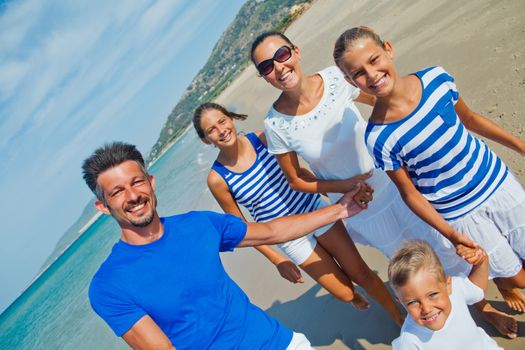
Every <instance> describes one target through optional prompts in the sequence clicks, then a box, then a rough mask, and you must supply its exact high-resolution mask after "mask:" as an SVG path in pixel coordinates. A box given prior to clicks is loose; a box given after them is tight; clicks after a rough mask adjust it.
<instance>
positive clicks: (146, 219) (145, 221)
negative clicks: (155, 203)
mask: <svg viewBox="0 0 525 350" xmlns="http://www.w3.org/2000/svg"><path fill="white" fill-rule="evenodd" d="M154 217H155V214H154V213H153V211H152V212H151V213H150V215H148V216H146V217H143V218H141V219H139V220H133V221H132V220H130V222H131V224H132V225H133V226H135V227H146V226H148V225H149V224H151V222H152V221H153V218H154Z"/></svg>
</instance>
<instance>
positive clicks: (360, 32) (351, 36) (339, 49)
mask: <svg viewBox="0 0 525 350" xmlns="http://www.w3.org/2000/svg"><path fill="white" fill-rule="evenodd" d="M362 38H368V39H371V40H372V41H374V42H375V43H376V44H377V45H379V46H381V47H382V48H385V43H384V42H383V40H381V38H380V37H379V35H377V34H376V33H375V32H374V30H373V29H372V28H369V27H365V26H359V27H354V28H352V29H348V30H346V31H344V32H343V34H341V35H340V36H339V38H337V40H336V42H335V45H334V53H333V55H334V61H335V64H336V65H337V66H338V67H339V68H341V65H340V62H341V58H342V57H343V55H344V53H345V52H346V50H347V49H348V48H349V47H350V46H352V45H353V44H354V43H355V42H356V41H357V40H359V39H362Z"/></svg>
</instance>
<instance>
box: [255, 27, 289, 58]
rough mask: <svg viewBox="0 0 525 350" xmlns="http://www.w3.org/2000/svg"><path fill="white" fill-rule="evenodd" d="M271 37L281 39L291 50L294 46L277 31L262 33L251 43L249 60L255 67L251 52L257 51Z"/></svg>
mask: <svg viewBox="0 0 525 350" xmlns="http://www.w3.org/2000/svg"><path fill="white" fill-rule="evenodd" d="M271 36H278V37H279V38H281V39H283V40H284V41H286V43H287V44H288V45H290V48H292V49H293V48H294V47H295V46H294V44H292V41H291V40H290V39H288V37H287V36H286V35H284V34H283V33H281V32H277V31H271V32H264V33H262V34H260V35H259V36H258V37H257V38H255V40H254V41H253V43H252V49H251V51H250V58H251V60H252V62H253V64H255V65H256V64H257V62H255V58H254V57H253V52H254V51H255V49H257V47H258V46H259V45H261V44H262V42H263V41H265V40H266V38H269V37H271Z"/></svg>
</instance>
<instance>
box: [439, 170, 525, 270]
mask: <svg viewBox="0 0 525 350" xmlns="http://www.w3.org/2000/svg"><path fill="white" fill-rule="evenodd" d="M449 224H450V225H451V226H452V227H454V229H456V230H457V231H459V232H463V233H465V234H466V235H467V236H468V237H469V238H470V239H472V240H473V241H474V242H475V243H477V244H479V245H480V246H481V247H482V248H483V249H485V251H486V252H487V255H488V256H489V277H490V278H496V277H512V276H515V275H516V274H517V273H518V272H519V271H520V270H521V269H522V266H523V265H522V264H523V263H522V261H523V260H524V259H525V191H524V190H523V187H522V186H521V184H520V183H519V182H518V180H517V179H516V178H515V177H514V175H513V174H512V173H510V172H509V173H508V175H507V177H506V178H505V180H504V181H503V183H502V184H501V185H500V186H499V188H498V189H497V190H496V191H495V192H494V193H493V194H492V195H491V196H490V197H489V198H488V199H487V200H486V201H485V202H484V203H483V204H482V205H480V206H479V207H478V208H476V209H474V210H473V211H471V212H470V213H468V214H466V215H464V216H462V217H461V218H459V219H455V220H451V221H449Z"/></svg>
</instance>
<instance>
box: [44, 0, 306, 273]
mask: <svg viewBox="0 0 525 350" xmlns="http://www.w3.org/2000/svg"><path fill="white" fill-rule="evenodd" d="M310 2H311V0H310V1H304V0H286V1H278V0H266V1H261V0H249V1H247V2H246V4H244V5H243V7H242V8H241V9H240V10H239V13H238V14H237V16H236V17H235V19H234V20H233V22H232V23H231V24H230V25H229V26H228V28H227V29H226V31H225V32H224V34H223V35H222V36H221V38H220V39H219V41H218V42H217V44H215V47H214V48H213V50H212V53H211V55H210V58H209V59H208V61H207V62H206V64H205V65H204V67H203V68H202V69H201V70H200V71H199V73H198V74H197V76H196V77H195V78H194V79H193V81H192V83H191V84H190V86H188V88H187V89H186V92H185V94H184V95H183V96H182V97H181V99H180V100H179V102H178V103H177V105H176V106H175V107H174V108H173V111H172V112H171V113H170V115H169V116H168V119H167V121H166V123H165V124H164V127H163V128H162V130H161V132H160V136H159V138H158V140H157V142H156V143H155V145H154V147H153V149H152V150H151V152H150V155H149V157H148V161H153V160H155V159H156V158H157V157H158V156H159V155H160V154H161V153H162V151H163V150H164V149H165V148H166V147H167V146H168V145H169V144H170V142H172V141H173V140H175V139H176V138H177V137H178V136H179V135H180V134H181V133H182V132H183V131H184V129H185V128H186V127H187V126H188V124H189V123H191V118H192V115H193V110H194V109H195V108H196V107H197V106H198V105H199V104H200V103H203V102H206V101H210V100H212V99H213V98H215V97H216V96H217V95H218V94H220V92H221V91H222V90H224V89H225V88H226V87H227V86H228V84H229V83H230V82H231V81H232V80H233V79H234V78H235V77H236V76H237V74H239V73H240V72H241V71H242V70H243V69H244V68H245V67H246V65H247V64H248V60H249V46H250V45H251V42H252V40H253V39H254V38H255V37H256V36H257V34H258V33H260V32H263V31H267V30H271V29H276V30H283V31H284V30H285V29H286V28H287V27H288V26H289V25H290V24H291V23H292V21H293V20H294V19H296V18H297V17H298V16H299V15H300V14H301V13H302V12H303V11H304V10H306V9H307V8H308V7H309V6H308V3H310ZM294 5H300V6H295V7H294ZM235 63H237V64H235ZM96 213H97V211H96V209H95V208H94V205H93V201H90V202H89V203H88V204H87V205H86V207H85V208H84V211H83V212H82V214H81V215H80V217H79V218H78V219H77V220H76V221H75V223H74V224H73V225H72V226H71V227H70V228H69V229H68V230H66V232H65V233H64V235H63V236H62V237H61V238H60V240H59V241H58V243H57V244H56V246H55V249H54V250H53V252H52V253H51V254H50V256H49V257H48V258H47V260H46V261H45V263H44V264H43V265H42V267H41V269H40V271H42V270H43V269H46V268H47V267H48V266H49V265H50V264H52V263H53V262H54V261H55V259H56V258H57V257H58V256H60V255H61V254H62V253H63V252H64V250H65V249H67V248H68V247H69V246H70V245H71V243H72V242H74V241H75V240H76V239H78V237H79V236H80V235H81V234H82V232H83V231H82V228H84V227H85V225H86V223H88V222H89V220H91V219H92V218H93V217H94V215H95V214H96ZM81 231H82V232H81Z"/></svg>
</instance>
